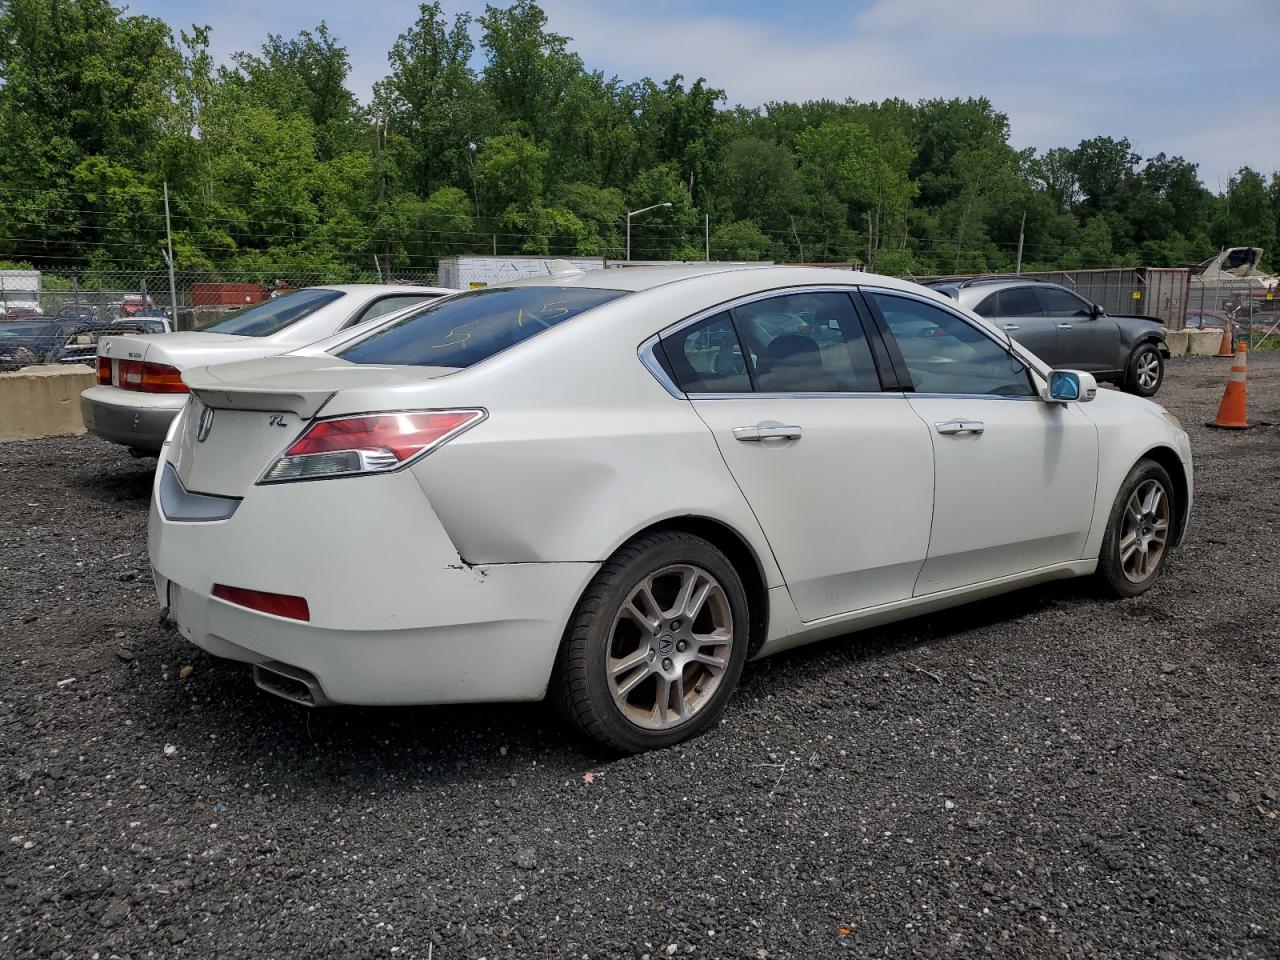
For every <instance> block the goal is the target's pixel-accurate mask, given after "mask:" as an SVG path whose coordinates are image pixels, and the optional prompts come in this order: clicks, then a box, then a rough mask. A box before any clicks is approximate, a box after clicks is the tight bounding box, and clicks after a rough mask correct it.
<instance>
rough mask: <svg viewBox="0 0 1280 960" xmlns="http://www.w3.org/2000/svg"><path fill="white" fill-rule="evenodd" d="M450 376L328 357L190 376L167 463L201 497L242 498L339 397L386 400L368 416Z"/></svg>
mask: <svg viewBox="0 0 1280 960" xmlns="http://www.w3.org/2000/svg"><path fill="white" fill-rule="evenodd" d="M452 372H453V371H452V370H450V369H446V368H441V367H379V366H371V365H367V364H352V363H347V362H346V361H344V360H339V359H337V358H335V357H332V356H328V355H320V356H277V357H267V358H264V359H261V360H252V361H245V362H240V363H225V364H218V365H216V366H212V367H200V368H197V369H195V370H188V371H186V372H185V373H184V374H183V378H182V379H183V380H184V381H185V382H186V384H187V386H188V387H189V388H190V389H191V394H192V400H191V403H190V405H189V406H188V408H187V410H186V413H185V415H184V416H183V420H182V423H181V425H180V426H179V428H178V432H177V434H176V435H175V436H174V442H173V447H172V448H171V449H170V452H169V459H170V461H171V462H172V463H173V465H174V468H175V469H176V470H177V472H178V476H179V478H181V480H182V483H183V485H184V486H185V487H186V488H187V489H188V490H191V491H193V492H196V493H208V494H214V495H217V496H233V497H240V496H244V495H245V494H246V493H247V492H248V491H249V489H250V488H251V487H252V486H253V485H254V484H255V483H256V482H257V481H258V479H259V477H261V476H262V474H263V473H264V472H265V471H266V469H267V468H268V467H270V466H271V464H273V463H274V462H275V460H276V458H277V457H279V456H280V454H281V453H283V452H284V450H285V449H286V448H287V447H288V446H289V444H291V443H292V442H293V441H294V440H295V439H296V438H297V437H298V435H299V434H300V433H301V432H302V431H303V429H304V428H305V427H306V425H307V424H308V423H309V422H310V421H311V420H312V419H313V418H314V417H316V416H317V415H318V414H320V413H321V411H322V409H323V407H324V406H325V404H326V403H328V402H329V400H330V399H331V398H332V397H333V396H334V395H335V394H337V393H339V392H342V391H348V390H355V391H361V390H365V391H369V392H370V394H371V396H378V397H385V398H386V399H384V400H383V402H382V403H381V404H379V403H377V402H373V401H371V405H370V406H369V408H368V409H369V410H371V411H372V410H378V409H384V410H385V409H394V408H395V407H396V404H395V402H394V395H395V394H394V388H395V387H397V386H411V385H415V384H421V383H422V382H423V381H426V380H431V379H434V378H435V377H439V376H443V375H445V374H448V373H452Z"/></svg>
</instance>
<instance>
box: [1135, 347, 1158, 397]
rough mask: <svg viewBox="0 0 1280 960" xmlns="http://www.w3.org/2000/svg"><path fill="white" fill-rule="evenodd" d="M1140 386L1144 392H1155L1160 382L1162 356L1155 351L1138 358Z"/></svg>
mask: <svg viewBox="0 0 1280 960" xmlns="http://www.w3.org/2000/svg"><path fill="white" fill-rule="evenodd" d="M1137 373H1138V386H1140V387H1142V389H1143V390H1154V389H1155V387H1156V384H1157V383H1159V382H1160V356H1159V355H1158V354H1157V353H1156V352H1155V351H1151V350H1149V351H1147V352H1146V353H1143V354H1142V355H1141V356H1139V357H1138V370H1137Z"/></svg>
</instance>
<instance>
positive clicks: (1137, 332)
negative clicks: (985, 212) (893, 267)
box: [928, 277, 1169, 397]
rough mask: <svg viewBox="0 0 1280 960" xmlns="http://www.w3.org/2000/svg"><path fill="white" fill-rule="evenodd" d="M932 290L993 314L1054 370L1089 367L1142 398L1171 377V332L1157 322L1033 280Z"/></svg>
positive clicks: (953, 283)
mask: <svg viewBox="0 0 1280 960" xmlns="http://www.w3.org/2000/svg"><path fill="white" fill-rule="evenodd" d="M928 286H929V287H930V288H932V289H933V290H936V291H937V292H938V293H941V294H945V295H946V296H948V297H950V298H951V299H953V300H955V301H956V302H957V303H959V304H960V305H961V306H962V307H966V308H968V309H969V310H972V311H973V312H974V313H976V314H978V316H980V317H986V318H987V319H988V320H990V321H991V322H992V323H994V324H995V325H996V326H997V327H998V328H999V329H1001V330H1004V331H1005V332H1006V333H1008V334H1009V335H1010V336H1011V337H1013V338H1014V339H1015V340H1017V341H1018V342H1019V343H1021V344H1023V345H1024V346H1025V347H1026V348H1027V349H1028V350H1030V351H1031V352H1032V353H1034V354H1035V355H1036V356H1037V357H1039V358H1040V359H1041V360H1043V361H1044V362H1045V363H1047V364H1049V365H1050V366H1054V367H1059V368H1063V367H1065V368H1070V369H1073V370H1087V371H1088V372H1089V373H1091V374H1093V375H1094V377H1096V378H1097V379H1098V380H1101V381H1104V382H1108V383H1115V384H1118V385H1119V386H1120V387H1121V388H1122V389H1124V390H1126V391H1128V392H1129V393H1136V394H1137V395H1138V396H1140V397H1150V396H1154V395H1155V392H1156V391H1157V390H1159V389H1160V384H1161V383H1162V382H1163V380H1164V361H1165V358H1166V357H1168V356H1169V347H1168V345H1167V344H1166V342H1165V337H1166V335H1167V333H1168V331H1167V330H1166V329H1165V328H1164V327H1163V326H1162V325H1161V324H1160V321H1159V320H1154V319H1152V318H1150V317H1137V316H1111V315H1110V314H1108V313H1107V312H1106V311H1105V310H1103V309H1102V307H1100V306H1098V305H1097V304H1093V303H1090V302H1089V301H1088V300H1085V299H1084V298H1083V297H1080V296H1078V295H1077V294H1075V293H1072V292H1071V291H1070V290H1068V289H1067V288H1066V287H1060V286H1058V285H1057V284H1056V283H1049V282H1047V281H1044V280H1028V279H1026V278H1025V277H978V278H973V279H966V280H934V281H933V282H931V283H929V284H928Z"/></svg>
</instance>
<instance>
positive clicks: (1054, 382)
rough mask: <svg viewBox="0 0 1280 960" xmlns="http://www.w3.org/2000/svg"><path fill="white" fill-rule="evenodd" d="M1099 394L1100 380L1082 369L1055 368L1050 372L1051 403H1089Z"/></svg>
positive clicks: (1049, 397) (1049, 398)
mask: <svg viewBox="0 0 1280 960" xmlns="http://www.w3.org/2000/svg"><path fill="white" fill-rule="evenodd" d="M1097 395H1098V381H1097V380H1095V379H1094V378H1093V374H1091V373H1085V372H1083V371H1081V370H1054V371H1053V372H1051V373H1050V374H1049V396H1048V400H1049V401H1050V402H1051V403H1088V402H1089V401H1090V400H1092V399H1093V398H1094V397H1096V396H1097Z"/></svg>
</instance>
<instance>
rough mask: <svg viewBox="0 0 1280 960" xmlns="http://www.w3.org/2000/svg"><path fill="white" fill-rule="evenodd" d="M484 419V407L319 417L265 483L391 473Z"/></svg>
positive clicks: (293, 444) (284, 456) (268, 473)
mask: <svg viewBox="0 0 1280 960" xmlns="http://www.w3.org/2000/svg"><path fill="white" fill-rule="evenodd" d="M484 417H485V412H484V411H483V410H422V411H418V412H415V413H376V414H368V415H365V416H358V417H337V418H335V419H333V420H317V421H316V422H315V423H313V424H311V426H309V427H307V429H306V430H304V431H303V433H302V436H300V437H298V439H297V440H295V441H293V443H292V444H291V445H290V447H289V449H288V450H286V451H285V452H284V453H282V454H281V455H280V459H278V460H277V461H276V462H275V463H273V464H272V465H271V468H270V469H269V470H268V471H267V472H266V474H265V475H263V477H262V481H261V482H262V483H277V482H279V481H282V480H312V479H320V478H323V477H345V476H353V475H356V474H362V473H387V472H389V471H391V470H397V469H399V468H400V467H402V466H404V465H405V464H406V463H408V462H409V461H411V460H415V459H417V458H418V457H421V456H423V455H424V454H426V453H428V452H430V451H431V450H433V449H435V448H436V447H438V446H440V445H441V444H442V443H445V442H446V441H448V440H450V439H452V438H453V437H456V436H457V435H458V434H459V433H461V432H462V431H463V430H466V429H467V428H468V427H472V426H474V425H475V424H477V423H479V422H480V421H481V420H483V419H484Z"/></svg>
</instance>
